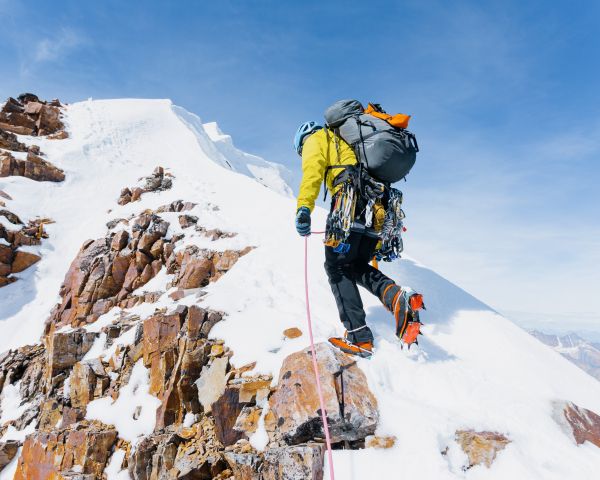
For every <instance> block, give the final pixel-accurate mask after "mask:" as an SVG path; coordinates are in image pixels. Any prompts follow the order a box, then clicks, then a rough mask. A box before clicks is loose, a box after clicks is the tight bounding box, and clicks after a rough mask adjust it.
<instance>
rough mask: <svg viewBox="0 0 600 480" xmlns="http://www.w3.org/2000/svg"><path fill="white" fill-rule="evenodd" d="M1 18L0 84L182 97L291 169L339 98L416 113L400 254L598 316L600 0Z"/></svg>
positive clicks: (487, 295)
mask: <svg viewBox="0 0 600 480" xmlns="http://www.w3.org/2000/svg"><path fill="white" fill-rule="evenodd" d="M0 17H1V18H0V21H1V24H2V29H0V42H1V43H0V44H1V45H2V55H1V57H0V95H1V96H2V97H7V96H8V95H16V94H18V93H20V92H22V91H26V90H27V91H33V92H36V93H38V94H39V95H41V96H43V97H46V98H50V97H59V98H61V99H62V100H64V101H69V102H73V101H77V100H82V99H86V98H88V97H94V98H114V97H148V98H171V99H172V100H173V101H174V102H175V103H176V104H178V105H181V106H183V107H185V108H187V109H188V110H190V111H193V112H195V113H197V114H199V115H200V116H201V117H202V118H203V119H204V120H205V121H217V122H218V123H219V124H220V126H221V128H222V129H223V130H224V131H225V132H227V133H230V134H231V135H232V136H233V138H234V141H235V143H236V144H237V146H238V147H240V148H241V149H243V150H246V151H249V152H252V153H255V154H258V155H261V156H263V157H265V158H266V159H268V160H272V161H277V162H280V163H283V164H286V165H287V166H288V167H290V168H291V169H297V168H298V166H299V164H298V159H297V157H295V154H294V153H293V151H292V150H291V147H290V142H291V136H292V135H293V132H294V130H295V128H296V127H297V125H298V123H299V122H301V121H303V120H305V119H313V118H314V119H320V118H322V111H323V110H324V108H325V107H326V106H327V105H328V104H330V103H332V102H333V101H335V100H337V99H339V98H349V97H354V98H358V99H360V100H362V101H365V102H366V101H369V100H373V101H377V102H380V103H382V104H383V105H384V106H385V107H387V108H388V110H390V111H394V112H396V111H401V112H405V113H410V114H412V115H413V120H412V122H411V128H412V130H413V131H414V132H415V133H416V134H417V136H418V138H419V143H420V145H421V149H422V151H421V154H420V156H419V159H418V163H417V166H416V167H415V168H414V170H413V172H412V173H411V175H410V176H409V181H408V182H407V183H406V184H402V189H403V190H404V192H405V202H406V203H405V204H406V208H405V209H406V212H407V215H408V219H407V223H408V227H409V231H408V232H407V238H406V246H407V253H408V254H409V255H411V256H413V257H416V258H418V259H420V260H421V261H422V262H424V263H426V264H428V265H430V266H432V267H433V268H435V269H436V270H437V271H438V272H440V273H441V274H442V275H444V276H446V277H448V278H449V279H451V280H453V281H455V282H456V283H458V284H459V285H461V286H462V287H464V288H466V289H467V290H469V291H471V292H472V293H474V294H475V295H477V296H479V297H480V298H481V299H482V300H484V301H486V302H488V303H490V304H491V305H492V306H494V307H496V308H498V309H500V310H510V311H516V312H521V311H522V312H528V313H535V314H539V315H540V318H542V319H543V318H546V317H547V318H554V317H553V315H554V314H559V313H560V314H569V315H571V317H572V318H573V319H574V320H576V321H577V320H578V319H581V318H586V319H588V320H586V322H588V323H589V322H598V321H599V319H600V294H598V289H599V288H600V273H599V268H598V267H599V265H600V240H599V239H600V225H599V221H598V219H599V218H600V194H599V193H598V191H599V189H600V187H599V184H600V161H599V157H600V88H598V85H599V83H600V82H599V80H600V56H599V55H598V51H600V37H599V36H598V33H597V32H598V30H599V27H600V4H599V3H598V2H592V1H590V2H569V3H567V2H559V1H528V2H517V1H501V2H484V1H473V2H461V1H458V2H447V1H407V2H391V1H372V2H347V1H328V2H322V1H320V2H317V1H304V2H291V1H237V2H233V1H218V2H210V3H209V2H193V1H178V2H154V1H130V2H121V1H97V2H81V1H56V2H43V1H20V2H17V1H15V0H0ZM517 316H518V314H517ZM560 318H563V319H564V317H560ZM561 321H563V322H564V320H561Z"/></svg>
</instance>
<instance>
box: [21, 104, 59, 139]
mask: <svg viewBox="0 0 600 480" xmlns="http://www.w3.org/2000/svg"><path fill="white" fill-rule="evenodd" d="M28 107H29V104H27V106H26V107H25V109H27V108H28ZM35 125H36V127H37V129H38V135H50V134H52V133H56V132H58V131H59V130H63V129H64V128H65V126H64V124H63V123H62V121H61V120H60V108H58V107H53V106H51V105H42V106H41V107H40V108H39V110H38V118H37V121H36V122H35Z"/></svg>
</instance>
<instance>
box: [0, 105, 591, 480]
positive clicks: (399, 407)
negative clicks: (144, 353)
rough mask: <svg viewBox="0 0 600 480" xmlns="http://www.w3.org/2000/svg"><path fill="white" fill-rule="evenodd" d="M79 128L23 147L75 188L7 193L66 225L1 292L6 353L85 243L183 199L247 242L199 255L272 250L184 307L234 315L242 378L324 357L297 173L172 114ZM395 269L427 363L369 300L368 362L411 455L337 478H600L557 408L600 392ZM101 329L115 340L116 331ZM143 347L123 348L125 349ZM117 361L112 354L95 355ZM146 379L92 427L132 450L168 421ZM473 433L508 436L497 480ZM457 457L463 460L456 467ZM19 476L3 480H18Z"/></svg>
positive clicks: (36, 319) (376, 459)
mask: <svg viewBox="0 0 600 480" xmlns="http://www.w3.org/2000/svg"><path fill="white" fill-rule="evenodd" d="M65 123H66V125H67V128H68V130H69V133H70V138H69V139H67V140H62V141H49V140H45V139H43V138H31V137H22V136H21V137H20V140H21V141H23V142H25V143H27V144H31V143H34V142H35V143H36V144H39V145H40V147H41V150H42V152H44V153H45V154H46V155H47V158H48V159H49V160H50V161H51V162H52V163H54V164H55V165H56V166H57V167H59V168H62V169H63V170H64V171H65V175H66V180H65V181H64V182H62V183H57V184H54V183H49V182H45V183H38V182H34V181H31V180H28V179H26V178H21V177H10V178H3V179H1V180H0V189H2V190H5V191H7V192H8V193H9V194H10V195H11V196H12V197H13V199H14V200H13V201H11V202H10V204H9V207H10V209H11V210H12V211H13V212H14V213H16V214H17V215H19V216H20V217H21V218H22V219H24V220H26V219H30V218H31V219H32V218H34V217H36V216H44V217H49V218H52V219H53V220H54V221H55V223H53V224H50V225H47V226H46V230H47V232H48V234H49V239H47V240H45V241H44V242H43V243H42V245H41V246H40V247H36V249H37V251H38V252H40V254H41V256H42V260H41V261H40V262H39V263H38V264H36V265H35V266H34V267H32V268H31V269H29V270H27V271H25V272H23V273H21V274H19V275H18V276H19V277H20V278H21V280H20V281H18V282H16V283H14V284H12V285H9V286H7V287H5V288H2V289H0V322H1V323H0V325H1V328H2V335H1V338H0V351H5V350H7V349H10V348H15V347H18V346H20V345H23V344H28V343H35V342H38V341H39V338H40V336H41V334H42V330H43V326H44V321H45V320H46V319H47V318H48V316H49V313H50V311H51V309H52V307H53V306H54V305H55V304H56V303H57V300H58V292H59V288H60V285H61V282H62V280H63V278H64V275H65V273H66V271H67V269H68V267H69V265H70V263H71V261H72V260H73V258H74V257H75V255H76V254H77V252H78V250H79V248H80V247H81V245H82V243H83V242H84V241H85V240H87V239H95V238H100V237H104V236H105V234H106V231H107V227H106V223H107V222H109V221H110V220H113V219H115V218H122V217H128V216H130V215H131V214H134V213H135V214H137V213H140V212H141V211H143V210H145V209H156V208H157V207H159V206H161V205H164V204H167V203H170V202H172V201H175V200H180V199H181V200H183V201H191V202H195V203H197V204H198V205H197V206H196V207H195V208H194V209H193V210H191V211H190V212H186V213H190V214H192V215H196V216H197V217H198V218H199V220H198V224H199V225H203V226H205V227H206V228H209V229H210V228H219V229H220V230H222V231H226V232H236V233H237V234H238V235H237V236H235V237H233V238H228V239H221V240H218V241H215V242H211V241H209V240H208V239H206V238H205V237H202V236H200V235H198V236H197V237H195V238H191V239H188V243H187V244H186V245H189V244H194V243H195V244H197V245H199V246H207V245H208V244H210V248H211V249H214V250H225V249H228V248H243V247H246V246H253V247H256V248H255V249H254V250H252V251H251V252H250V253H249V254H247V255H245V256H244V257H242V258H240V260H239V261H238V262H237V263H236V264H235V266H234V267H233V268H232V269H231V271H230V272H229V273H228V274H227V275H225V276H223V278H221V279H219V280H218V281H217V282H214V283H211V284H210V285H209V286H208V287H206V291H207V292H208V293H207V295H206V296H204V297H202V298H201V299H200V300H198V299H197V298H196V297H195V296H193V295H192V296H189V297H186V299H184V301H183V302H189V303H190V304H191V303H194V302H200V303H201V304H202V305H204V306H207V307H210V308H212V309H215V310H222V311H224V312H226V314H227V316H226V320H225V321H223V322H221V323H219V324H217V325H216V326H215V328H214V329H213V330H212V333H211V336H213V337H215V338H222V339H224V340H225V342H226V344H227V345H228V346H229V347H230V348H231V349H232V350H233V351H234V356H233V358H232V362H233V363H234V364H236V365H243V364H246V363H250V362H253V361H256V362H257V365H256V369H255V370H256V372H260V373H268V374H272V375H273V376H274V378H275V379H276V378H277V376H278V374H279V367H280V365H281V363H282V361H283V359H284V358H285V357H286V356H287V355H289V354H290V353H292V352H295V351H298V350H300V349H303V348H305V347H307V346H308V345H309V343H308V337H307V334H306V332H307V329H306V325H305V322H306V317H305V304H304V283H303V281H304V279H303V262H304V259H303V248H304V245H303V242H304V240H303V239H301V238H300V237H299V236H298V235H297V234H296V231H295V228H294V221H293V220H294V213H295V199H294V198H293V196H292V194H291V192H292V189H291V188H290V186H289V185H288V184H287V183H286V181H287V180H288V179H289V178H290V177H289V172H287V171H286V170H285V169H284V168H283V167H281V166H279V165H277V164H273V163H270V162H266V161H264V160H262V159H260V158H258V157H255V156H252V155H248V154H246V153H244V152H241V151H239V150H237V149H236V148H235V147H234V145H233V143H232V141H231V138H230V137H228V136H226V135H224V134H223V133H222V132H221V131H220V130H219V129H218V126H217V125H216V124H202V122H201V121H200V119H199V118H198V117H196V116H195V115H193V114H190V113H188V112H186V111H185V110H183V109H182V108H180V107H176V106H173V105H172V104H171V102H170V101H168V100H107V101H85V102H80V103H76V104H73V105H70V106H69V107H68V108H67V109H66V113H65ZM159 165H160V166H163V167H164V168H165V170H166V171H167V172H168V173H170V174H172V175H173V176H174V178H173V188H172V189H170V190H167V191H163V192H160V193H147V194H144V195H143V197H142V199H141V201H139V202H133V203H130V204H127V205H125V206H119V205H118V204H117V199H118V197H119V193H120V190H121V189H122V188H123V187H126V186H133V185H136V184H137V182H138V179H139V178H140V177H142V176H146V175H149V174H150V173H151V172H152V170H153V169H154V168H155V167H157V166H159ZM423 165H424V163H423ZM416 168H425V167H422V166H419V165H417V167H416ZM326 213H327V212H326V211H325V210H323V209H321V208H317V209H316V210H315V212H314V214H313V228H314V229H315V230H322V229H323V225H324V223H325V218H326ZM407 213H408V214H409V217H408V219H407V220H408V221H409V222H410V212H407ZM168 215H169V214H163V215H162V216H163V218H165V219H166V220H168V221H170V222H171V226H170V230H169V233H168V235H169V236H171V235H174V234H176V233H178V231H180V226H179V224H178V222H177V216H176V214H173V218H169V217H168ZM407 254H409V255H410V252H407ZM309 255H310V258H309V265H310V267H309V269H310V270H309V278H310V295H311V308H312V315H313V321H314V329H315V334H316V337H317V339H318V341H326V339H327V338H328V337H329V336H331V335H340V334H342V333H343V327H342V325H341V323H340V322H339V319H338V315H337V309H336V306H335V303H334V300H333V296H332V295H331V291H330V289H329V285H328V283H327V279H326V276H325V272H324V269H323V261H324V255H323V247H322V241H321V237H320V236H317V235H313V236H311V237H310V238H309ZM381 268H382V269H383V270H384V271H385V272H386V273H387V274H389V275H390V276H392V278H394V279H395V280H396V281H397V282H398V283H399V284H401V285H406V286H411V287H412V288H414V289H415V290H417V291H420V292H422V293H423V295H424V299H425V304H426V307H427V310H426V311H425V312H424V313H423V315H422V320H423V322H424V323H425V326H424V327H423V332H424V336H423V337H421V338H420V340H419V341H420V346H419V347H413V348H411V350H407V349H402V348H401V346H400V345H399V343H398V342H397V341H396V339H395V337H394V333H393V323H392V317H391V316H390V314H389V313H388V312H387V311H385V309H384V308H383V307H382V306H381V305H380V303H379V301H378V300H377V299H376V298H373V297H371V296H370V295H368V294H366V293H364V295H363V300H364V304H365V308H366V310H367V315H368V322H369V324H370V325H371V326H372V328H373V331H374V333H375V336H376V344H375V346H376V352H375V354H374V356H373V358H372V359H371V360H365V359H359V360H358V362H359V366H360V367H361V368H362V369H363V371H364V372H365V373H366V375H367V378H368V381H369V386H370V388H371V390H372V391H373V393H374V394H375V396H376V397H377V400H378V402H379V408H380V412H381V422H380V426H379V429H378V432H377V433H378V434H381V435H394V436H396V437H397V441H396V445H395V446H394V447H393V448H391V449H388V450H375V449H364V450H355V451H334V464H335V469H336V478H338V479H368V478H382V479H383V478H386V479H387V478H390V479H391V478H410V479H419V480H429V479H431V480H445V479H469V480H470V479H473V480H475V479H486V480H507V479H517V478H518V479H527V480H535V479H540V480H552V479H557V480H587V479H590V480H591V479H595V478H598V471H599V470H600V449H598V448H597V447H595V446H594V445H591V444H589V443H586V444H583V445H581V446H576V444H575V442H574V441H573V439H572V438H570V437H569V436H568V435H567V434H566V433H565V432H564V431H563V429H562V428H561V426H560V425H559V424H558V423H556V422H555V421H554V420H553V418H552V414H553V411H552V409H553V406H552V402H553V401H555V400H568V401H573V402H575V403H576V404H578V405H579V406H581V407H584V408H588V409H590V410H593V411H595V412H597V413H600V383H598V382H597V381H596V380H595V379H594V378H592V377H591V376H589V375H588V374H586V373H584V372H583V371H582V370H580V369H579V368H577V367H576V366H574V365H572V364H571V363H569V362H568V361H567V360H565V359H564V358H562V357H561V356H560V355H559V354H558V353H556V352H554V351H552V350H551V349H550V348H548V347H546V346H544V345H543V344H542V343H540V342H539V341H537V340H536V339H535V338H533V337H531V336H530V335H529V334H528V333H527V332H525V331H524V330H522V329H520V328H519V327H517V326H516V325H514V324H513V323H511V322H510V321H508V320H506V319H505V318H504V317H502V316H500V315H499V314H497V313H496V312H494V311H493V310H491V309H490V308H489V307H487V306H486V305H484V304H483V303H481V302H479V301H478V300H477V299H475V298H473V297H472V296H470V295H469V294H468V293H466V292H465V291H463V290H461V289H460V288H458V287H456V286H455V285H453V284H452V283H450V282H448V281H446V280H445V279H444V278H442V277H440V276H439V275H437V274H436V273H435V272H433V271H432V270H430V269H428V268H427V267H426V266H424V265H423V264H421V263H419V262H417V261H415V260H412V259H410V258H409V257H408V256H407V257H406V258H405V259H403V260H401V261H399V262H396V263H394V264H384V265H381ZM162 273H164V272H161V274H159V275H158V276H157V277H156V278H155V279H153V280H152V281H151V285H146V286H145V287H144V288H143V290H148V291H152V290H157V289H162V290H166V287H165V286H166V284H167V282H168V281H169V278H168V276H167V275H166V274H164V275H163V274H162ZM172 304H173V301H172V300H170V299H169V298H168V296H167V295H164V296H163V297H162V298H161V299H160V300H159V302H158V304H153V305H150V306H148V305H146V306H143V305H142V306H140V307H135V308H134V309H132V311H133V312H135V313H138V314H140V315H142V318H144V315H146V316H147V315H150V314H151V313H152V312H153V310H154V308H155V307H157V306H158V307H160V306H166V307H169V306H170V305H172ZM144 308H145V309H146V310H144ZM116 313H118V312H115V311H113V312H109V313H108V314H106V315H105V317H104V318H101V319H100V320H99V321H98V322H102V321H105V322H108V323H110V322H111V321H112V319H113V318H115V317H114V315H115V314H116ZM99 325H101V324H99ZM290 327H298V328H300V329H301V330H302V331H303V332H305V334H304V335H303V336H301V337H300V338H297V339H293V340H289V339H286V338H285V337H284V336H283V335H282V332H283V330H285V329H286V328H290ZM88 328H89V329H96V331H99V328H100V327H99V326H98V325H90V326H89V327H88ZM131 341H133V338H123V339H121V342H122V343H123V344H124V343H125V342H131ZM98 345H101V343H98ZM101 354H102V351H101V350H100V351H97V350H95V351H94V352H93V355H94V356H98V355H101ZM90 355H91V354H90ZM88 356H89V355H88ZM90 358H91V357H90ZM136 369H137V370H135V374H134V375H132V382H135V384H133V383H132V385H131V387H130V388H129V390H125V391H124V395H123V396H122V399H121V397H120V398H119V401H118V402H116V403H114V404H110V402H108V401H104V399H100V400H96V401H94V402H92V403H91V404H90V406H89V408H88V417H89V418H98V419H100V420H103V421H106V422H108V423H113V424H115V425H117V428H118V429H119V432H120V434H121V436H122V437H123V438H127V439H129V440H132V441H135V439H136V438H137V437H138V435H139V434H141V433H144V432H147V431H151V430H152V428H151V427H152V426H153V425H152V424H151V423H150V424H149V423H148V422H152V421H153V412H152V411H151V409H152V408H153V405H154V402H153V399H152V398H146V397H150V396H149V395H148V394H147V390H146V386H147V372H146V370H145V369H144V368H143V367H141V365H140V366H139V367H138V366H136ZM13 390H14V389H9V390H7V389H5V394H4V396H3V398H2V418H3V419H4V418H12V417H14V416H16V415H17V412H16V411H13V410H15V409H19V408H20V407H19V406H18V404H17V403H18V402H16V400H18V399H17V398H16V397H15V392H14V391H13ZM129 397H131V398H135V397H144V398H143V399H142V400H141V402H142V403H143V404H144V405H145V406H146V407H145V408H144V411H143V412H142V415H141V416H140V418H139V419H138V420H137V421H127V422H125V421H122V422H121V421H120V420H119V418H118V412H119V411H128V409H129V408H130V407H131V405H134V404H135V405H137V404H139V403H140V401H139V398H138V400H135V401H134V400H132V401H131V402H128V398H129ZM119 402H121V403H119ZM136 402H137V403H136ZM5 409H6V410H7V411H5ZM146 410H147V411H146ZM128 417H130V416H128ZM142 423H143V424H142ZM458 429H475V430H492V431H497V432H500V433H504V434H505V435H507V436H508V437H509V439H510V440H511V443H510V444H509V445H508V446H507V448H506V449H505V450H503V451H502V452H500V454H499V455H498V457H497V459H496V461H495V462H494V464H493V465H492V467H491V468H490V469H488V468H486V467H483V466H480V467H474V468H472V469H469V470H468V471H463V469H462V467H463V465H464V462H465V456H464V454H463V453H462V451H461V450H460V448H459V447H458V446H457V445H456V444H455V443H454V441H453V439H454V432H455V431H456V430H458ZM259 433H260V432H259ZM13 434H14V435H17V434H16V433H14V432H13ZM259 443H260V442H257V444H259ZM447 446H448V447H449V450H448V452H447V454H446V455H441V453H440V452H441V451H442V450H444V449H445V448H446V447H447ZM117 454H118V455H119V456H120V457H115V460H114V462H112V463H111V465H110V466H109V470H110V476H112V478H117V476H118V478H128V475H127V473H126V472H119V468H118V466H119V464H120V462H119V461H118V458H122V455H124V453H123V452H122V451H118V452H117V453H115V455H117ZM9 470H10V469H7V470H5V472H3V474H2V475H0V478H9V477H8V476H6V475H7V473H8V471H9ZM325 471H326V472H327V468H326V469H325Z"/></svg>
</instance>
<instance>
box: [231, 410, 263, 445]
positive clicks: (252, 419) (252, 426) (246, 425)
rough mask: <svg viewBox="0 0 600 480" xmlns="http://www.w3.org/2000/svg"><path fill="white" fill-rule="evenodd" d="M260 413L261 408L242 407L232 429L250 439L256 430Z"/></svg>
mask: <svg viewBox="0 0 600 480" xmlns="http://www.w3.org/2000/svg"><path fill="white" fill-rule="evenodd" d="M261 413H262V408H260V407H256V406H252V407H243V408H242V410H241V411H240V414H239V415H238V417H237V419H236V421H235V424H234V425H233V429H234V430H235V431H237V432H240V433H243V434H244V435H245V436H246V437H250V435H252V434H253V433H254V432H256V429H257V428H258V421H259V419H260V415H261Z"/></svg>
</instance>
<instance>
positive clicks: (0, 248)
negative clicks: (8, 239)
mask: <svg viewBox="0 0 600 480" xmlns="http://www.w3.org/2000/svg"><path fill="white" fill-rule="evenodd" d="M13 258H14V252H13V249H12V248H11V247H9V246H8V245H3V244H1V243H0V263H4V264H6V265H8V266H9V273H10V265H11V264H12V261H13Z"/></svg>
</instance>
